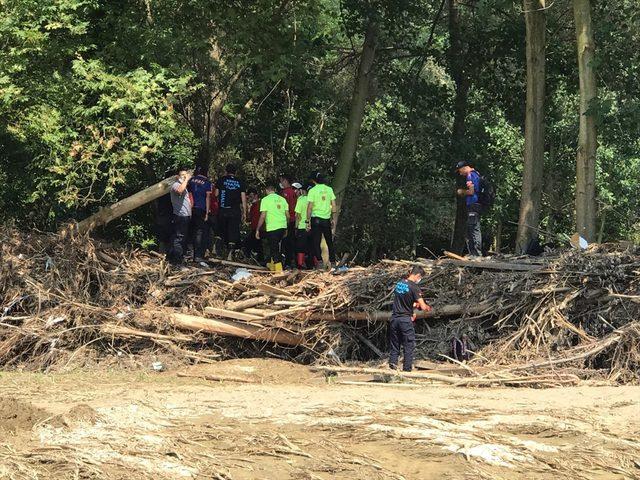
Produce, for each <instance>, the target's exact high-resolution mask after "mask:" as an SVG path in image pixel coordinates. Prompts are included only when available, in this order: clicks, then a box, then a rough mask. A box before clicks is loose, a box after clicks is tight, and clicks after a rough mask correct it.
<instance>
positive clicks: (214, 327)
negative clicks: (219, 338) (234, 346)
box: [170, 313, 304, 346]
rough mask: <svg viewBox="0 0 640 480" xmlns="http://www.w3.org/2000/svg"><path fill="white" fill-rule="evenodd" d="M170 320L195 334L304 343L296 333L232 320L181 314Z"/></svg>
mask: <svg viewBox="0 0 640 480" xmlns="http://www.w3.org/2000/svg"><path fill="white" fill-rule="evenodd" d="M170 320H171V322H172V323H173V324H174V325H175V326H176V327H178V328H184V329H186V330H192V331H195V332H208V333H215V334H218V335H223V336H229V337H240V338H248V339H251V340H262V341H265V342H273V343H279V344H282V345H292V346H295V345H301V344H302V343H303V341H304V338H303V336H302V335H300V334H297V333H291V332H288V331H286V330H283V329H279V328H270V327H264V328H262V327H258V326H256V325H251V324H248V323H242V322H235V321H233V320H222V319H216V320H214V319H212V318H204V317H196V316H194V315H185V314H182V313H175V314H173V315H171V317H170Z"/></svg>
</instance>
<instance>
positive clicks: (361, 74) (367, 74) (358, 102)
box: [333, 23, 378, 225]
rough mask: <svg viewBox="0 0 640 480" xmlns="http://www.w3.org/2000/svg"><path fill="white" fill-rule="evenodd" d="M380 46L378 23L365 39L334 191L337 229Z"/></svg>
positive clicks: (373, 25)
mask: <svg viewBox="0 0 640 480" xmlns="http://www.w3.org/2000/svg"><path fill="white" fill-rule="evenodd" d="M377 43H378V30H377V26H376V25H375V24H374V23H370V24H369V26H368V27H367V32H366V34H365V37H364V44H363V46H362V56H361V57H360V65H359V66H358V74H357V77H356V82H355V87H354V89H353V96H352V97H351V110H350V111H349V121H348V123H347V131H346V133H345V136H344V142H343V143H342V150H341V151H340V159H339V161H338V167H337V169H336V172H335V175H334V178H333V189H334V191H335V194H336V206H337V213H336V216H335V220H336V222H335V223H336V225H337V223H338V217H339V215H340V209H341V207H342V200H343V199H344V194H345V190H346V188H347V184H348V183H349V176H350V175H351V169H352V167H353V160H354V156H355V153H356V148H357V146H358V136H359V135H360V127H361V125H362V118H363V117H364V107H365V104H366V101H367V96H368V94H369V85H370V84H371V78H372V77H373V62H374V60H375V54H376V47H377Z"/></svg>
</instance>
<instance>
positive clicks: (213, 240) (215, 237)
mask: <svg viewBox="0 0 640 480" xmlns="http://www.w3.org/2000/svg"><path fill="white" fill-rule="evenodd" d="M221 243H222V239H221V237H220V228H219V227H218V215H211V214H209V242H208V244H207V247H208V248H209V251H210V252H211V253H212V254H213V253H215V254H219V253H220V248H221V245H220V244H221Z"/></svg>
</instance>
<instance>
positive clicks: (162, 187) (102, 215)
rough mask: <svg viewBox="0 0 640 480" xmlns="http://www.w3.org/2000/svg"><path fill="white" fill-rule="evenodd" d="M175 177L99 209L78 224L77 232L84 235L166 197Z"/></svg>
mask: <svg viewBox="0 0 640 480" xmlns="http://www.w3.org/2000/svg"><path fill="white" fill-rule="evenodd" d="M175 181H176V177H175V176H172V177H169V178H165V179H164V180H162V181H161V182H158V183H156V184H155V185H151V186H150V187H147V188H145V189H144V190H141V191H140V192H138V193H136V194H134V195H131V196H130V197H127V198H125V199H123V200H120V201H119V202H116V203H114V204H113V205H109V206H108V207H103V208H101V209H100V210H99V211H98V213H95V214H93V215H91V216H90V217H89V218H86V219H84V220H82V221H81V222H79V223H78V226H77V230H78V232H79V233H81V234H84V233H87V232H89V231H90V230H93V229H94V228H96V227H100V226H102V225H106V224H107V223H109V222H110V221H112V220H115V219H116V218H118V217H121V216H122V215H124V214H125V213H128V212H130V211H131V210H134V209H136V208H138V207H140V206H142V205H145V204H147V203H149V202H151V201H153V200H155V199H156V198H160V197H161V196H162V195H166V194H167V193H169V191H170V190H171V186H172V185H173V184H174V183H175Z"/></svg>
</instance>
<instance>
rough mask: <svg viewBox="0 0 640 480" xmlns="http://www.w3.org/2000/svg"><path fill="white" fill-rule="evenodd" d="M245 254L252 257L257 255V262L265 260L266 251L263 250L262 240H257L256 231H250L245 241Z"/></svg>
mask: <svg viewBox="0 0 640 480" xmlns="http://www.w3.org/2000/svg"><path fill="white" fill-rule="evenodd" d="M243 246H244V254H245V255H246V256H247V257H251V255H253V254H254V253H255V255H256V260H258V262H262V261H263V260H264V251H263V248H262V240H259V239H257V238H256V231H255V230H250V231H249V233H248V234H247V236H246V238H245V239H244V245H243Z"/></svg>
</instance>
